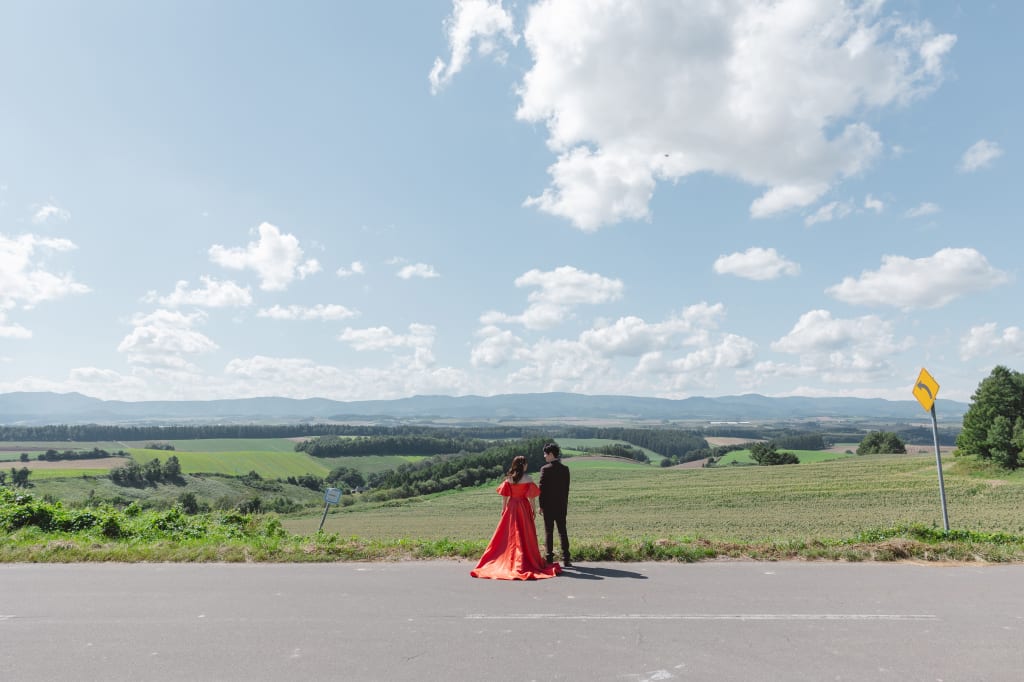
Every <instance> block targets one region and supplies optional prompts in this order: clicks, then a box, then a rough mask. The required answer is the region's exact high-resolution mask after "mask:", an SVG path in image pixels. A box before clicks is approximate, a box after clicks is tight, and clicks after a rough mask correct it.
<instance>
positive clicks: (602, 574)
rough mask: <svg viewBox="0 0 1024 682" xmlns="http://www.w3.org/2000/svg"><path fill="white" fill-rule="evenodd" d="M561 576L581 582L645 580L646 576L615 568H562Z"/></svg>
mask: <svg viewBox="0 0 1024 682" xmlns="http://www.w3.org/2000/svg"><path fill="white" fill-rule="evenodd" d="M562 576H563V577H566V578H577V579H582V580H604V579H605V578H636V579H639V580H647V576H646V575H644V574H643V573H634V572H633V571H621V570H619V569H617V568H595V567H592V566H572V567H563V568H562Z"/></svg>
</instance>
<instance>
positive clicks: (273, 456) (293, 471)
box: [128, 448, 332, 478]
mask: <svg viewBox="0 0 1024 682" xmlns="http://www.w3.org/2000/svg"><path fill="white" fill-rule="evenodd" d="M128 452H129V454H131V456H132V458H133V459H134V460H135V461H136V462H138V463H139V464H145V463H146V462H148V461H150V460H152V459H159V460H160V462H161V463H163V462H166V461H167V458H169V457H171V456H174V457H177V458H178V461H179V462H180V463H181V471H182V473H184V474H199V473H202V474H225V475H228V476H244V475H245V474H247V473H249V472H250V471H255V472H256V473H258V474H259V475H260V476H262V477H263V478H287V477H289V476H302V475H303V474H313V475H314V476H321V477H322V476H326V475H327V473H328V472H329V471H330V470H331V468H332V467H329V466H327V465H325V464H323V460H319V459H316V458H315V457H310V456H309V455H307V454H306V453H305V452H294V451H292V452H279V451H272V450H240V451H235V452H185V451H180V450H175V451H168V450H146V449H142V448H130V449H129V450H128Z"/></svg>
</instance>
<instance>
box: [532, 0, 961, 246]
mask: <svg viewBox="0 0 1024 682" xmlns="http://www.w3.org/2000/svg"><path fill="white" fill-rule="evenodd" d="M523 34H524V37H525V43H526V46H527V48H528V49H529V51H530V54H531V56H532V58H533V64H532V67H531V68H530V70H529V71H528V72H527V74H526V75H525V77H524V78H523V81H522V84H521V86H520V89H519V94H520V97H521V102H520V107H519V109H518V112H517V117H518V118H519V119H521V120H523V121H527V122H540V123H544V124H545V125H546V126H547V130H548V145H549V147H550V148H551V150H552V151H553V152H554V153H556V154H557V160H556V161H555V163H554V164H553V165H552V166H551V167H550V168H549V173H550V176H551V184H550V186H549V187H548V188H547V189H545V190H544V191H543V192H542V193H541V194H540V195H538V196H534V197H531V198H529V199H528V200H527V204H528V205H532V206H536V207H537V208H539V209H540V210H542V211H545V212H547V213H551V214H553V215H558V216H562V217H565V218H568V219H569V220H570V221H572V223H573V224H574V225H575V226H576V227H578V228H580V229H583V230H595V229H597V228H599V227H601V226H602V225H607V224H609V223H614V222H617V221H621V220H626V219H643V218H646V217H647V216H648V212H649V202H650V198H651V196H652V194H653V192H654V188H655V185H656V183H657V182H658V181H659V180H675V179H679V178H683V177H685V176H687V175H691V174H694V173H699V172H711V173H715V174H719V175H723V176H727V177H731V178H738V179H740V180H741V181H743V182H746V183H748V184H751V185H754V186H756V187H760V188H763V189H764V193H763V195H762V196H761V197H760V198H758V199H756V200H755V201H754V202H753V203H752V204H751V207H750V211H751V215H753V216H754V217H763V216H768V215H771V214H773V213H777V212H779V211H783V210H786V209H789V208H794V207H803V206H808V205H810V204H812V203H813V202H814V201H816V200H817V199H819V198H820V197H821V196H823V195H824V193H825V192H827V191H828V190H829V189H830V188H831V187H832V186H833V185H834V184H835V183H837V182H839V181H841V180H842V179H844V178H847V177H850V176H852V175H856V174H858V173H861V172H863V171H864V170H865V169H867V168H868V167H869V166H870V165H871V163H872V162H873V161H874V160H875V159H876V158H877V157H878V156H879V155H880V154H881V153H882V151H883V150H884V148H885V147H884V145H883V143H882V140H881V137H880V136H879V134H878V133H877V132H876V131H875V130H873V129H872V128H871V127H870V126H869V125H868V124H866V123H864V122H863V121H860V120H857V117H861V116H865V117H866V115H867V114H868V113H869V112H872V111H875V110H879V109H882V108H884V107H887V106H890V105H893V104H905V103H908V102H910V101H911V100H913V99H915V98H917V97H920V96H923V95H925V94H927V93H928V92H930V91H931V90H932V89H934V88H935V87H937V86H938V84H939V83H940V82H941V80H942V60H943V58H944V56H945V55H946V54H947V53H948V51H949V50H950V49H951V48H952V46H953V44H954V42H955V37H954V36H951V35H936V33H935V31H934V29H933V28H932V27H931V25H930V24H928V23H927V22H913V21H911V20H909V19H906V18H904V17H903V15H900V14H898V13H895V12H893V13H889V14H884V13H883V8H882V3H881V2H875V1H872V2H865V3H858V4H850V3H840V2H831V1H826V0H790V1H788V2H773V3H744V2H725V3H705V2H677V3H666V2H636V1H635V0H606V1H604V2H600V3H595V2H590V1H589V0H541V1H539V2H535V3H533V4H532V5H531V6H530V7H529V10H528V15H527V20H526V24H525V29H524V32H523ZM833 131H834V132H833Z"/></svg>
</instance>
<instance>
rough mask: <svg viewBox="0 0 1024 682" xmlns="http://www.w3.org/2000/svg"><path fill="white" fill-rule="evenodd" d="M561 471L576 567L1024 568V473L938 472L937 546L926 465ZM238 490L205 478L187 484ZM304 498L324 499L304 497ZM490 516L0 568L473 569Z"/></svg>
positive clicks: (424, 511) (417, 511) (384, 523)
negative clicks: (247, 564) (240, 565)
mask: <svg viewBox="0 0 1024 682" xmlns="http://www.w3.org/2000/svg"><path fill="white" fill-rule="evenodd" d="M950 460H952V458H950ZM567 464H568V465H569V467H570V469H571V471H572V481H573V484H572V495H571V502H570V514H569V530H570V535H571V539H572V543H573V551H574V554H575V555H576V556H577V557H578V558H579V559H580V560H581V561H602V560H620V561H630V560H641V559H642V560H676V561H697V560H701V559H706V558H714V557H743V558H751V559H786V558H803V559H828V560H848V561H860V560H872V559H877V560H899V559H918V560H957V561H978V560H982V561H1015V562H1022V561H1024V516H1022V515H1021V513H1020V510H1021V509H1024V471H1018V472H1013V473H1008V472H999V476H991V475H990V473H991V471H990V469H989V468H988V467H987V466H986V465H984V464H982V465H978V464H976V463H974V462H973V461H971V460H953V461H947V462H946V466H945V474H946V476H945V481H946V494H947V498H948V502H949V516H950V522H951V525H952V527H953V532H951V533H949V534H947V533H944V532H943V531H942V530H941V509H940V506H939V500H938V495H937V492H938V484H937V477H936V472H935V465H934V459H933V458H932V457H931V456H928V455H898V456H896V455H872V456H865V457H847V458H844V459H839V460H833V461H827V462H818V463H809V464H805V465H801V466H780V467H726V468H714V469H690V470H685V469H683V470H681V469H661V468H658V467H649V466H638V465H635V464H630V463H628V462H618V461H601V460H589V461H573V460H572V459H569V460H567ZM238 483H239V482H238V481H237V480H234V479H214V478H210V479H209V480H208V481H204V480H203V479H198V480H197V482H196V483H195V484H196V485H200V484H216V485H223V484H230V485H238ZM58 484H59V485H72V484H74V485H77V486H79V487H81V486H83V485H92V486H93V488H94V489H95V490H96V493H95V494H96V495H97V496H100V497H102V496H103V495H104V494H106V488H102V489H101V486H102V485H104V484H109V481H104V480H101V479H96V480H93V481H86V480H83V479H78V480H76V481H71V480H64V481H56V480H55V481H51V482H43V484H42V485H40V490H42V489H43V488H44V485H45V486H51V485H54V486H56V485H58ZM191 485H193V483H192V481H191V478H190V482H189V486H191ZM51 490H52V489H51ZM117 490H118V491H124V492H127V491H130V490H132V489H124V488H117ZM180 490H182V488H175V487H174V486H159V487H158V489H157V490H152V491H148V489H147V490H142V491H140V494H149V495H155V494H160V495H168V496H173V495H174V494H176V493H179V494H180ZM37 494H38V493H37ZM51 494H52V493H51ZM239 494H240V495H247V494H248V495H251V491H248V492H247V491H246V490H245V489H244V488H242V489H240V490H239ZM307 494H308V496H309V497H310V498H313V497H318V494H317V493H313V492H312V491H307ZM58 497H61V496H59V495H58ZM62 499H63V498H62ZM170 499H173V497H171V498H170ZM500 506H501V503H500V499H499V497H498V496H497V495H496V494H495V493H494V486H493V485H485V486H481V487H478V488H469V489H464V490H453V491H448V492H445V493H439V494H436V495H431V496H427V497H421V498H412V499H407V500H393V501H389V502H374V503H356V504H352V505H351V506H343V507H336V508H332V513H330V514H329V515H328V518H327V522H326V523H325V526H324V530H325V533H323V534H320V535H316V534H315V531H316V527H317V525H319V521H320V511H319V509H317V508H312V509H310V511H309V512H308V513H305V514H302V515H297V516H295V517H293V518H282V519H281V522H282V524H283V527H284V529H286V530H287V531H290V534H285V535H281V534H275V535H272V536H267V537H263V536H259V535H256V536H254V537H252V538H248V539H247V538H239V537H236V536H235V535H231V534H230V533H229V534H228V535H226V536H225V535H224V534H223V533H221V532H220V531H216V532H215V531H214V530H211V531H210V532H209V537H204V536H200V535H197V534H192V535H188V534H187V533H186V535H184V536H182V537H180V538H176V539H175V538H171V539H168V538H166V537H162V536H161V537H155V538H149V539H140V540H131V541H129V540H109V539H106V538H101V537H97V536H95V533H94V534H93V535H88V534H86V535H78V534H69V533H58V532H43V531H41V530H39V529H33V528H22V529H19V530H17V531H15V532H12V533H9V534H6V535H5V534H2V533H0V561H85V560H103V561H111V560H116V561H335V560H353V559H361V560H367V559H369V560H373V559H402V558H431V557H442V556H443V557H463V558H467V559H471V560H472V559H475V558H476V557H477V556H479V553H480V552H481V551H482V550H483V547H484V545H485V544H486V543H487V540H488V538H489V537H490V535H491V533H492V532H493V530H494V525H495V523H496V522H497V520H498V516H499V512H500ZM212 522H213V521H212V520H209V519H208V520H206V521H202V520H197V521H196V523H201V524H202V523H212ZM271 525H272V524H271ZM187 530H188V529H187V528H185V531H187ZM185 531H183V532H185Z"/></svg>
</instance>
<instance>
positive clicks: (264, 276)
mask: <svg viewBox="0 0 1024 682" xmlns="http://www.w3.org/2000/svg"><path fill="white" fill-rule="evenodd" d="M258 231H259V241H256V242H250V243H249V244H248V245H247V246H245V247H244V248H235V247H233V248H228V247H225V246H221V245H220V244H214V245H213V246H211V247H210V251H209V254H210V260H211V261H213V262H214V263H216V264H217V265H220V266H223V267H225V268H230V269H233V270H246V269H250V270H255V271H256V273H257V274H258V275H259V277H260V288H261V289H263V290H265V291H282V290H284V289H287V288H288V285H289V284H291V282H292V281H293V280H294V279H295V278H296V277H299V278H300V279H304V278H305V277H306V276H307V275H310V274H313V273H315V272H318V271H319V270H320V264H319V263H318V262H317V261H316V260H313V259H311V260H307V261H305V262H303V260H302V249H301V248H300V247H299V240H298V239H297V238H296V237H295V236H294V235H291V234H281V231H280V230H279V229H278V228H277V227H276V226H274V225H271V224H270V223H261V224H260V226H259V228H258Z"/></svg>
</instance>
